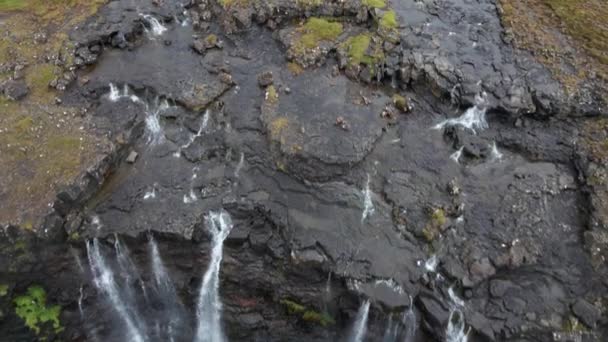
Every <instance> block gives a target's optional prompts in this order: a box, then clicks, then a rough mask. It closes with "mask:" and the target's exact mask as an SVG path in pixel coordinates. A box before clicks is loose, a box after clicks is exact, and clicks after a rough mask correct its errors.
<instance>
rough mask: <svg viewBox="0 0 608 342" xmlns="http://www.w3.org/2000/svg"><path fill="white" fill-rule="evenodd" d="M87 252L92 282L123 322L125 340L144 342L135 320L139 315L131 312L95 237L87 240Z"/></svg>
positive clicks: (131, 309)
mask: <svg viewBox="0 0 608 342" xmlns="http://www.w3.org/2000/svg"><path fill="white" fill-rule="evenodd" d="M87 254H88V258H89V264H90V266H91V273H92V275H93V282H94V283H95V286H96V287H97V289H99V290H100V291H101V292H102V293H103V294H105V295H106V296H107V297H108V299H109V300H110V302H111V303H112V306H113V307H114V309H115V310H116V312H117V313H118V316H119V317H120V318H121V320H122V321H123V322H124V323H125V326H126V329H127V334H128V338H127V340H128V341H133V342H144V340H145V339H144V334H143V333H142V332H141V330H140V328H139V326H140V324H139V322H138V321H137V319H138V317H140V316H139V315H137V314H136V313H135V312H133V308H132V307H129V305H128V304H127V302H126V301H125V299H124V298H123V296H122V294H121V293H120V291H119V287H118V286H117V283H116V281H115V279H114V273H113V272H112V270H111V269H110V268H109V267H108V265H107V263H106V261H105V259H104V257H103V255H102V254H101V251H100V248H99V241H98V240H97V239H94V240H93V242H91V241H87Z"/></svg>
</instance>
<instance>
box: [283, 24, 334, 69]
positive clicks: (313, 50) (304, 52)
mask: <svg viewBox="0 0 608 342" xmlns="http://www.w3.org/2000/svg"><path fill="white" fill-rule="evenodd" d="M342 32H343V26H342V23H340V22H334V21H330V20H327V19H323V18H314V17H313V18H310V19H308V20H307V21H306V22H305V23H304V24H302V25H301V26H300V27H298V28H296V29H295V30H293V31H292V33H291V34H290V35H289V36H290V38H289V39H288V40H289V43H288V46H289V49H288V51H287V57H288V59H290V60H292V61H293V62H296V63H297V64H299V65H300V66H302V67H308V66H311V65H313V64H316V63H318V62H320V61H321V60H322V58H323V57H324V56H325V55H326V54H327V53H328V52H329V51H330V50H331V49H332V48H333V46H334V45H335V42H336V40H337V39H338V37H339V36H340V35H341V34H342Z"/></svg>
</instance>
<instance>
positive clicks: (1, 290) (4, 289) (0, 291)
mask: <svg viewBox="0 0 608 342" xmlns="http://www.w3.org/2000/svg"><path fill="white" fill-rule="evenodd" d="M7 294H8V285H6V284H0V297H4V296H6V295H7Z"/></svg>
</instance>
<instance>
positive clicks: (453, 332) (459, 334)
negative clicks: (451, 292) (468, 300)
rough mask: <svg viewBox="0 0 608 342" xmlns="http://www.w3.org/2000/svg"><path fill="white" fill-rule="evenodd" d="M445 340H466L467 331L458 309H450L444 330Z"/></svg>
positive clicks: (459, 341) (449, 341) (461, 341)
mask: <svg viewBox="0 0 608 342" xmlns="http://www.w3.org/2000/svg"><path fill="white" fill-rule="evenodd" d="M445 340H446V342H467V340H468V333H467V332H465V322H464V314H463V313H462V311H460V309H457V308H454V309H452V310H451V311H450V318H449V319H448V327H447V329H446V332H445Z"/></svg>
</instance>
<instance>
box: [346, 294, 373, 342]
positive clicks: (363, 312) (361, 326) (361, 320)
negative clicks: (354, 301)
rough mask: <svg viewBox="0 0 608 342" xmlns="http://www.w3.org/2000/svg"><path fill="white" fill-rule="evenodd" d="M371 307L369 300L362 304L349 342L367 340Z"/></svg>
mask: <svg viewBox="0 0 608 342" xmlns="http://www.w3.org/2000/svg"><path fill="white" fill-rule="evenodd" d="M369 306H370V302H369V300H365V301H364V302H363V303H361V306H360V307H359V311H357V317H356V319H355V324H354V325H353V330H352V331H351V334H350V337H349V339H348V341H349V342H362V341H363V339H364V338H365V334H366V333H367V318H368V316H369Z"/></svg>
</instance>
